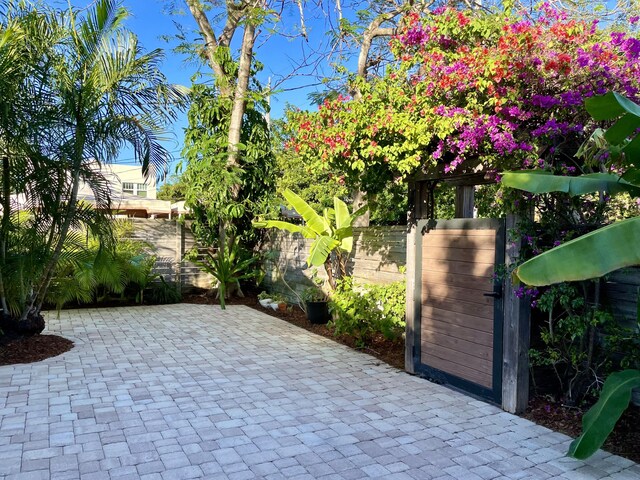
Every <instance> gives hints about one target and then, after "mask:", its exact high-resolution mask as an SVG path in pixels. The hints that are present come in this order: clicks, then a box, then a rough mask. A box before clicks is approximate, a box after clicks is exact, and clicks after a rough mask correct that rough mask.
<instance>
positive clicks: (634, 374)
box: [568, 370, 640, 460]
mask: <svg viewBox="0 0 640 480" xmlns="http://www.w3.org/2000/svg"><path fill="white" fill-rule="evenodd" d="M634 388H640V370H624V371H622V372H617V373H613V374H611V375H610V376H609V378H607V381H606V382H605V383H604V386H603V388H602V393H601V394H600V398H599V399H598V402H597V403H596V404H595V405H594V406H593V407H592V408H591V409H590V410H589V411H588V412H587V413H586V414H585V415H584V417H583V418H582V435H580V436H579V437H578V438H576V439H575V440H574V441H573V442H571V445H570V447H569V453H568V455H569V456H571V457H574V458H578V459H580V460H584V459H586V458H589V457H590V456H591V455H593V454H594V453H596V451H597V450H598V449H599V448H600V447H601V446H602V444H603V443H604V442H605V440H606V439H607V437H608V436H609V434H610V433H611V432H612V431H613V427H615V425H616V422H617V421H618V419H619V418H620V416H621V415H622V413H623V412H624V411H625V410H626V409H627V407H628V406H629V400H630V399H631V390H633V389H634Z"/></svg>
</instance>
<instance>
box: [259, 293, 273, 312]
mask: <svg viewBox="0 0 640 480" xmlns="http://www.w3.org/2000/svg"><path fill="white" fill-rule="evenodd" d="M272 301H273V300H272V299H271V295H269V294H268V293H267V292H265V291H264V290H263V291H262V292H260V293H259V294H258V303H259V304H260V306H262V307H264V308H269V305H270V304H271V302H272Z"/></svg>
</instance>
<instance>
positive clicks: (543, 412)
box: [0, 291, 640, 463]
mask: <svg viewBox="0 0 640 480" xmlns="http://www.w3.org/2000/svg"><path fill="white" fill-rule="evenodd" d="M183 302H184V303H198V304H217V303H218V302H217V300H215V299H214V298H212V297H211V296H209V295H203V294H191V295H186V296H185V297H184V299H183ZM227 303H228V304H229V305H246V306H248V307H251V308H255V309H257V310H259V311H261V312H263V313H265V314H267V315H271V316H272V317H276V318H279V319H281V320H285V321H287V322H289V323H291V324H293V325H296V326H297V327H300V328H304V329H305V330H308V331H310V332H312V333H315V334H317V335H322V336H323V337H327V338H331V339H332V340H335V341H337V342H339V343H342V344H344V345H347V346H349V347H351V348H356V346H355V342H354V340H353V339H352V338H350V337H344V336H343V337H337V338H336V337H334V335H333V333H332V331H331V329H330V328H329V327H328V326H327V325H313V324H311V323H310V322H309V321H308V320H307V318H306V316H305V314H304V312H303V311H302V310H300V309H299V308H297V307H291V308H289V309H287V310H286V311H284V312H282V311H274V310H271V309H269V310H267V309H265V308H262V307H261V306H260V304H259V303H258V299H257V296H256V292H252V291H249V292H248V293H247V296H246V297H244V298H234V299H232V300H230V301H228V302H227ZM72 347H73V342H72V341H70V340H67V339H66V338H62V337H59V336H57V335H35V336H33V337H30V338H24V339H13V340H9V339H6V338H5V339H4V340H3V339H2V338H0V365H11V364H16V363H31V362H38V361H41V360H44V359H46V358H50V357H55V356H57V355H60V354H62V353H64V352H67V351H69V350H70V349H71V348H72ZM360 350H361V351H364V352H366V353H369V354H371V355H373V356H374V357H376V358H378V359H379V360H380V361H381V362H384V363H386V364H388V365H390V366H392V367H395V368H397V369H400V370H402V369H404V341H403V340H402V339H400V340H399V341H396V342H391V341H389V340H386V339H385V338H384V337H382V336H379V337H377V338H375V339H374V340H373V342H372V344H371V345H370V346H369V347H367V348H364V349H360ZM585 411H586V409H585V410H581V409H577V408H570V407H565V406H563V405H561V404H558V403H554V402H551V401H549V400H548V399H547V398H545V397H535V398H533V399H532V400H531V401H530V402H529V408H528V409H527V412H526V413H525V414H523V415H522V416H523V417H525V418H527V419H529V420H531V421H533V422H535V423H537V424H539V425H543V426H545V427H548V428H550V429H552V430H554V431H557V432H562V433H565V434H567V435H569V436H571V437H574V438H575V437H577V436H578V435H580V433H581V431H582V423H581V422H582V415H583V414H584V412H585ZM604 449H605V450H607V451H609V452H611V453H614V454H616V455H620V456H622V457H626V458H628V459H630V460H633V461H635V462H638V463H640V408H638V407H630V408H629V409H627V411H626V412H625V413H624V415H623V416H622V418H621V419H620V421H619V422H618V424H617V425H616V428H615V429H614V431H613V433H612V435H611V436H610V437H609V439H608V440H607V443H606V444H605V446H604Z"/></svg>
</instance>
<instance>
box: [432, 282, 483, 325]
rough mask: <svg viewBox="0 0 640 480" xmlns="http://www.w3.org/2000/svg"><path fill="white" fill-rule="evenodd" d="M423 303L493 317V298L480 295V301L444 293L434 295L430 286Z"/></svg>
mask: <svg viewBox="0 0 640 480" xmlns="http://www.w3.org/2000/svg"><path fill="white" fill-rule="evenodd" d="M424 301H425V303H427V304H428V305H429V306H430V307H433V308H439V309H441V310H446V311H448V312H454V313H461V314H471V315H473V316H476V317H480V318H493V311H494V307H493V302H494V301H493V298H492V297H485V296H483V297H481V301H482V303H473V302H467V301H465V299H464V297H463V299H461V300H458V299H454V298H450V297H447V296H446V295H442V296H436V295H435V294H434V293H433V291H432V289H431V288H430V289H429V291H428V292H427V294H426V295H425V297H424Z"/></svg>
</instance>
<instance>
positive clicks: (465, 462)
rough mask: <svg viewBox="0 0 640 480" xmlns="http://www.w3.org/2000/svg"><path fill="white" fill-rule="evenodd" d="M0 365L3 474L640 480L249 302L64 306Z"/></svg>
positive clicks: (620, 464) (628, 466)
mask: <svg viewBox="0 0 640 480" xmlns="http://www.w3.org/2000/svg"><path fill="white" fill-rule="evenodd" d="M48 330H49V331H50V332H53V333H57V334H61V335H64V336H67V337H70V338H72V339H74V340H76V346H75V348H74V349H73V350H71V351H70V352H68V353H66V354H64V355H62V356H60V357H58V358H54V359H49V360H46V361H44V362H40V363H36V364H31V365H16V366H7V367H0V478H6V479H7V480H14V479H15V480H18V479H25V480H26V479H52V480H56V479H60V480H62V479H70V480H76V479H79V480H89V479H94V480H115V479H134V478H142V479H154V480H155V479H157V480H169V479H189V478H210V479H252V478H264V479H327V480H328V479H359V478H381V479H397V480H402V479H408V480H411V479H425V480H428V479H438V480H445V479H454V480H464V479H468V480H471V479H477V480H489V479H527V478H530V479H545V478H560V479H596V478H598V479H600V478H610V479H632V478H640V466H638V465H636V464H634V463H633V462H631V461H629V460H625V459H623V458H620V457H616V456H613V455H610V454H608V453H604V452H598V454H597V455H595V456H594V457H593V458H592V459H590V460H589V461H587V462H581V461H577V460H573V459H570V458H567V457H565V456H564V452H565V451H566V449H567V446H568V443H569V441H570V439H569V438H568V437H566V436H564V435H561V434H557V433H553V432H551V431H549V430H547V429H546V428H543V427H540V426H537V425H534V424H532V423H530V422H528V421H526V420H523V419H521V418H518V417H516V416H513V415H509V414H507V413H505V412H502V411H501V410H500V409H498V408H497V407H495V406H492V405H489V404H486V403H484V402H481V401H478V400H474V399H473V398H471V397H468V396H466V395H463V394H461V393H458V392H455V391H452V390H449V389H448V388H445V387H443V386H440V385H435V384H433V383H430V382H428V381H426V380H423V379H420V378H416V377H411V376H409V375H407V374H405V373H403V372H399V371H397V370H394V369H392V368H390V367H388V366H386V365H384V364H380V362H379V361H378V360H376V359H375V358H373V357H370V356H368V355H365V354H362V353H358V352H355V351H352V350H350V349H348V348H346V347H343V346H341V345H338V344H336V343H334V342H332V341H330V340H328V339H325V338H323V337H319V336H316V335H313V334H310V333H308V332H307V331H305V330H302V329H299V328H297V327H294V326H292V325H290V324H288V323H286V322H283V321H280V320H278V319H275V318H273V317H269V316H267V315H264V314H261V313H260V312H257V311H254V310H252V309H250V308H247V307H243V306H231V307H228V308H227V310H225V311H221V310H220V309H219V308H218V307H212V306H203V305H172V306H158V307H135V308H118V309H95V310H81V311H80V310H69V311H64V312H62V313H61V314H60V318H59V319H58V318H56V315H55V314H50V315H48Z"/></svg>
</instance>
